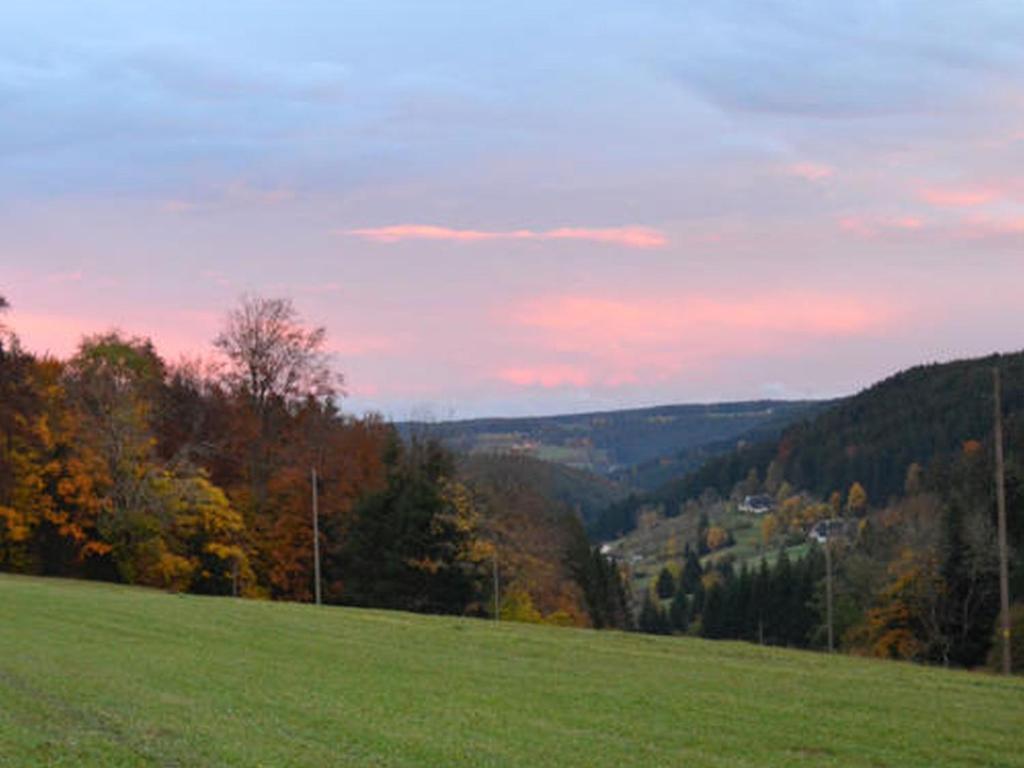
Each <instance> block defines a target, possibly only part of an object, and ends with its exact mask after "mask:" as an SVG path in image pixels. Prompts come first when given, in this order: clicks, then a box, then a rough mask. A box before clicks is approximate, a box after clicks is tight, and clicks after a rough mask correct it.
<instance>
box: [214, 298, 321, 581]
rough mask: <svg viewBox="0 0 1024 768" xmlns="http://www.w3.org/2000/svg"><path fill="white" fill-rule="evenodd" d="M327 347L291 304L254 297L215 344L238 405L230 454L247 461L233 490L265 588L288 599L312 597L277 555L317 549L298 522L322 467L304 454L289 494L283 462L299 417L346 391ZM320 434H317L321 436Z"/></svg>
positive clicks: (298, 573) (301, 577)
mask: <svg viewBox="0 0 1024 768" xmlns="http://www.w3.org/2000/svg"><path fill="white" fill-rule="evenodd" d="M325 341H326V331H325V330H324V328H322V327H314V328H309V327H307V326H305V325H304V324H303V322H302V318H301V317H300V316H299V314H298V312H297V311H296V309H295V307H294V306H293V304H292V302H291V301H289V300H287V299H266V298H261V297H255V296H246V297H244V298H243V299H242V301H241V303H240V305H239V306H238V307H236V308H235V309H233V310H232V311H231V312H229V313H228V316H227V319H226V322H225V326H224V329H223V330H222V331H221V333H220V334H219V335H218V336H217V338H216V339H215V340H214V345H215V346H216V348H217V349H218V350H219V351H220V352H221V353H222V354H223V356H224V358H225V359H226V362H227V367H226V369H225V370H224V374H223V384H224V386H225V388H226V389H227V391H228V392H229V393H231V395H232V396H233V399H234V404H235V408H234V412H233V416H234V419H233V422H234V423H233V428H232V436H233V440H232V442H231V444H230V445H229V446H227V448H228V450H229V451H230V452H231V453H233V454H235V455H236V456H244V457H245V460H244V462H243V463H242V468H241V473H240V475H241V477H240V480H241V482H240V484H239V486H236V487H232V488H230V489H229V490H230V491H231V493H232V501H233V502H234V504H235V505H236V506H237V507H238V508H239V509H240V510H241V511H242V512H243V514H244V515H245V517H246V523H247V526H248V527H249V528H250V529H251V531H252V533H253V538H254V546H255V550H256V559H257V563H258V569H259V571H260V573H261V575H262V577H263V580H264V584H265V586H266V587H268V588H270V589H272V590H278V591H281V590H283V596H293V597H295V596H299V595H302V594H304V592H305V590H306V587H305V586H302V585H304V584H309V579H308V576H307V574H306V573H305V572H304V571H305V565H304V562H307V561H303V564H298V561H296V560H292V561H291V562H287V561H286V562H283V563H282V561H281V560H280V558H279V557H278V556H277V554H275V552H274V551H273V550H274V549H275V547H276V544H275V541H277V542H290V544H288V548H289V549H290V550H291V551H292V552H296V551H299V550H301V549H303V548H304V546H305V545H304V543H303V542H305V543H309V544H311V540H310V538H309V536H308V535H307V533H306V531H307V528H308V526H306V525H304V524H302V523H300V522H299V520H300V518H304V517H305V516H304V515H300V514H299V509H300V504H301V507H302V508H304V507H305V504H304V503H300V502H298V498H300V497H301V498H303V499H304V498H306V496H305V494H300V493H299V492H298V490H297V489H298V486H299V485H300V484H302V482H303V478H308V477H309V468H310V467H311V466H315V465H317V464H319V461H317V459H318V455H317V454H316V453H314V454H312V455H310V454H308V453H304V452H302V451H300V452H299V453H300V454H301V464H299V465H293V466H290V467H288V469H289V473H288V478H287V480H286V482H285V486H286V487H282V483H281V481H282V480H283V479H284V478H283V477H282V475H281V470H282V469H283V468H285V467H286V466H287V464H288V459H289V457H287V456H286V455H285V454H287V453H288V452H289V450H290V449H291V448H292V447H293V442H294V441H289V440H288V433H289V426H290V425H293V421H294V416H295V414H296V412H297V411H299V410H300V409H301V407H302V404H303V403H308V402H310V401H312V402H314V403H329V402H330V401H331V400H332V399H333V397H334V396H335V395H336V394H337V393H338V390H339V387H340V385H341V378H340V377H339V376H337V375H335V374H333V373H332V371H331V369H330V366H329V365H328V357H327V354H326V352H325V351H324V344H325ZM322 431H323V430H322V429H321V428H320V427H319V426H317V433H318V434H320V433H322ZM307 442H308V441H306V440H304V441H303V443H307ZM291 452H292V453H293V454H294V451H291ZM275 473H277V482H275V483H274V485H275V487H274V488H272V487H271V486H272V481H273V480H274V479H275ZM272 492H276V493H277V494H279V495H281V494H283V495H285V496H287V497H289V505H290V507H289V511H290V512H291V513H292V514H291V515H290V518H288V519H282V516H281V515H280V514H275V511H280V510H275V509H274V506H273V505H272V504H271V493H272ZM286 517H287V516H286ZM282 526H284V528H287V530H284V529H283V528H282ZM275 528H276V529H277V530H276V531H275ZM278 549H279V548H278ZM296 566H297V567H296ZM272 582H276V584H275V583H272ZM282 584H283V585H284V586H283V587H282V586H281V585H282Z"/></svg>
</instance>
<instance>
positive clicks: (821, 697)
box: [0, 576, 1024, 768]
mask: <svg viewBox="0 0 1024 768" xmlns="http://www.w3.org/2000/svg"><path fill="white" fill-rule="evenodd" d="M1022 725H1024V681H1022V680H1019V679H1018V680H1008V679H1003V678H999V677H995V676H991V675H988V674H983V673H970V672H964V671H949V670H943V669H935V668H926V667H920V666H913V665H910V664H904V663H896V662H884V661H873V660H865V659H856V658H850V657H843V656H832V657H830V656H827V655H823V654H815V653H808V652H799V651H789V650H783V649H772V648H761V647H757V646H752V645H745V644H740V643H729V642H710V641H703V640H697V639H689V638H664V637H653V636H642V635H630V634H622V633H616V632H596V631H590V630H576V629H564V628H555V627H542V626H528V625H517V624H495V623H493V622H487V621H483V620H472V619H459V618H447V617H431V616H417V615H411V614H405V613H396V612H385V611H375V610H358V609H346V608H334V607H331V608H327V607H324V608H317V607H315V606H310V605H301V604H294V603H291V604H289V603H270V602H259V601H250V600H234V599H229V598H206V597H197V596H184V595H182V596H179V595H172V594H167V593H163V592H159V591H153V590H147V589H140V588H134V587H122V586H114V585H106V584H96V583H87V582H76V581H64V580H51V579H37V578H29V577H19V576H0V766H37V765H38V766H42V765H47V766H50V765H56V766H82V765H103V766H139V765H156V766H199V765H203V766H207V765H209V766H217V765H238V766H258V765H261V766H305V765H308V766H330V765H371V766H399V765H410V766H411V765H415V766H435V765H436V766H453V765H465V766H482V765H489V766H520V765H521V766H543V765H551V766H605V765H606V766H659V765H665V766H668V765H673V766H680V765H693V766H801V765H806V766H822V765H843V766H865V767H866V766H894V767H896V766H899V767H900V768H905V767H906V766H954V765H974V766H982V765H984V766H1020V765H1024V730H1022Z"/></svg>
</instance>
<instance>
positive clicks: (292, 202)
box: [0, 0, 1024, 419]
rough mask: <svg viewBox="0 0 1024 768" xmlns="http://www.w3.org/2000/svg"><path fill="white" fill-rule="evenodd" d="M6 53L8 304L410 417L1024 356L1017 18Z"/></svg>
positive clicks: (700, 7)
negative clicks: (262, 354)
mask: <svg viewBox="0 0 1024 768" xmlns="http://www.w3.org/2000/svg"><path fill="white" fill-rule="evenodd" d="M4 16H5V17H4V22H3V24H0V295H4V296H6V297H7V299H8V301H9V302H10V303H11V305H12V310H11V311H10V312H8V313H7V317H6V320H5V322H6V324H8V325H10V326H12V327H13V328H14V330H15V331H16V332H17V333H18V334H19V336H20V337H21V339H22V342H23V344H24V345H25V346H26V347H27V348H29V349H32V350H34V351H36V352H39V353H50V354H54V355H59V356H66V355H70V354H72V353H73V352H74V349H75V347H76V345H77V344H78V342H79V340H80V338H81V337H82V335H83V334H88V333H94V332H99V331H103V330H106V329H109V328H113V327H116V328H120V329H122V330H123V331H125V332H128V333H133V334H139V335H146V336H150V337H151V338H152V339H153V340H154V341H155V342H156V344H157V345H158V348H159V349H160V351H161V352H162V353H163V354H164V356H165V357H167V358H168V359H169V360H171V361H175V360H178V359H179V358H180V357H181V356H182V355H186V356H190V357H194V356H209V355H212V354H213V349H212V345H211V340H212V339H213V337H214V336H215V335H216V333H217V331H218V329H219V327H220V326H221V325H222V323H223V320H224V316H225V313H226V312H227V311H228V309H229V308H230V307H232V306H233V305H235V304H236V303H237V302H238V301H239V299H240V297H242V296H243V295H260V296H266V297H287V298H290V299H292V300H293V301H294V303H295V305H296V307H297V308H298V310H299V311H300V313H301V314H302V316H303V318H304V319H305V320H306V321H307V322H309V323H310V324H313V325H323V326H325V327H326V329H327V333H328V345H329V349H330V352H331V354H332V359H333V361H334V364H335V365H336V367H337V368H338V370H339V371H342V372H343V373H344V375H345V377H346V380H347V385H346V387H347V393H348V394H347V397H346V399H345V400H344V402H343V408H344V409H346V410H348V411H349V412H353V413H362V412H364V411H366V410H379V411H381V412H383V413H384V414H385V415H387V416H390V417H393V418H400V419H401V418H408V417H410V416H412V417H421V418H435V419H446V418H453V417H472V416H480V415H527V414H547V413H561V412H578V411H587V410H599V409H608V408H619V407H629V406H640V405H650V404H658V403H676V402H694V401H700V402H707V401H717V400H735V399H754V398H765V397H773V398H775V397H779V398H802V397H825V396H834V395H841V394H847V393H852V392H855V391H857V390H859V389H861V388H863V387H864V386H867V385H869V384H871V383H872V382H873V381H875V380H877V379H879V378H881V377H884V376H886V375H889V374H891V373H893V372H895V371H897V370H899V369H901V368H904V367H907V366H910V365H914V364H918V363H922V362H930V361H936V360H946V359H951V358H955V357H961V356H968V355H981V354H987V353H989V352H991V351H1012V350H1016V349H1019V348H1021V347H1024V3H1019V2H1015V1H1013V0H1006V1H1005V2H985V0H977V1H976V2H971V3H957V2H940V1H938V0H930V1H929V2H911V1H907V2H900V3H892V2H888V1H886V2H881V1H879V2H871V1H870V0H868V1H866V2H858V3H849V2H843V3H839V2H826V1H825V0H814V1H811V2H791V1H790V2H764V3H750V2H739V1H736V2H727V1H726V2H721V1H719V2H700V1H699V0H694V2H687V3H680V2H677V1H676V0H672V1H669V0H664V1H660V0H633V2H628V3H625V2H621V1H619V2H604V1H603V0H590V1H589V2H586V3H581V2H557V1H552V0H545V1H544V2H533V1H532V0H529V1H525V2H517V3H487V2H463V3H450V2H435V3H423V2H393V1H392V0H373V1H372V2H340V1H338V2H313V1H311V0H309V1H305V2H298V3H296V2H294V0H290V1H289V2H259V1H256V0H254V1H253V2H248V3H245V4H244V5H242V4H238V3H229V2H210V0H206V1H205V2H189V1H188V0H184V1H183V0H176V1H175V2H156V1H153V2H146V3H137V2H128V0H120V1H119V2H91V3H88V4H85V3H79V2H68V3H53V2H45V0H31V2H29V0H11V2H9V3H7V4H5V6H4Z"/></svg>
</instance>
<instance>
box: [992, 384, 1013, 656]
mask: <svg viewBox="0 0 1024 768" xmlns="http://www.w3.org/2000/svg"><path fill="white" fill-rule="evenodd" d="M992 388H993V393H994V395H995V401H996V402H995V441H996V515H997V526H998V529H999V603H1000V613H1001V616H1000V632H999V635H1000V637H1002V641H1003V674H1004V675H1008V674H1010V670H1011V669H1012V663H1011V659H1010V578H1009V572H1008V568H1007V564H1006V559H1007V558H1006V486H1005V480H1004V475H1005V468H1004V466H1003V406H1002V393H1001V392H1000V384H999V366H998V365H996V366H994V367H993V368H992Z"/></svg>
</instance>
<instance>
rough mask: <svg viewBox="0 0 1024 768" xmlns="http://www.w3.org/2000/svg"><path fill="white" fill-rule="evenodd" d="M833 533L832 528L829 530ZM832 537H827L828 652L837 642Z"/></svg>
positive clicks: (826, 604) (826, 598)
mask: <svg viewBox="0 0 1024 768" xmlns="http://www.w3.org/2000/svg"><path fill="white" fill-rule="evenodd" d="M829 533H830V534H831V530H830V531H829ZM831 539H832V537H831V535H830V536H829V537H828V538H827V539H825V606H826V611H827V614H828V652H829V653H832V652H833V650H834V648H835V642H834V640H833V637H832V541H831Z"/></svg>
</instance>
